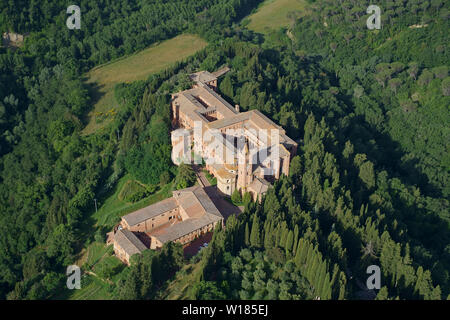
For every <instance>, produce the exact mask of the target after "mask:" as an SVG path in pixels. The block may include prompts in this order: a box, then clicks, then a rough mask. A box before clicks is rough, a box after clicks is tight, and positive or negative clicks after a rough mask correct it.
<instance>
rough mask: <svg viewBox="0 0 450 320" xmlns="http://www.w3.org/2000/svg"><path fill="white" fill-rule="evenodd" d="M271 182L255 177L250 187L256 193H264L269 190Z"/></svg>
mask: <svg viewBox="0 0 450 320" xmlns="http://www.w3.org/2000/svg"><path fill="white" fill-rule="evenodd" d="M269 187H270V182H269V181H267V180H266V179H261V178H255V180H253V182H252V183H251V184H250V185H249V186H248V188H249V189H250V190H251V191H253V192H255V193H256V194H264V193H266V192H267V190H269Z"/></svg>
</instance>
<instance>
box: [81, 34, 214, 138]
mask: <svg viewBox="0 0 450 320" xmlns="http://www.w3.org/2000/svg"><path fill="white" fill-rule="evenodd" d="M206 45H207V42H206V41H205V40H203V39H201V38H200V37H198V36H196V35H191V34H183V35H180V36H177V37H175V38H172V39H169V40H166V41H163V42H161V43H158V44H154V45H152V46H150V47H149V48H147V49H144V50H142V51H140V52H137V53H135V54H133V55H131V56H127V57H124V58H119V59H117V60H115V61H112V62H109V63H107V64H104V65H101V66H98V67H95V68H94V69H92V70H91V71H89V72H88V73H87V75H86V78H87V79H86V82H87V83H89V84H92V86H93V88H94V90H93V102H94V108H93V109H92V110H91V111H90V112H89V114H88V119H87V121H88V124H87V126H86V128H85V129H84V131H83V132H84V133H85V134H90V133H93V132H95V131H96V130H97V129H99V128H100V127H103V126H104V125H105V124H107V123H108V122H109V121H110V120H111V118H112V117H114V114H115V112H116V111H117V107H118V105H117V102H116V101H115V98H114V86H115V85H116V84H117V83H122V82H128V83H129V82H133V81H137V80H145V79H147V78H148V76H149V75H150V74H152V73H156V72H159V71H161V70H163V69H165V68H167V67H169V66H171V65H172V64H174V63H175V62H177V61H180V60H183V59H185V58H187V57H189V56H191V55H193V54H194V53H196V52H197V51H199V50H201V49H203V48H204V47H206ZM99 119H101V120H99Z"/></svg>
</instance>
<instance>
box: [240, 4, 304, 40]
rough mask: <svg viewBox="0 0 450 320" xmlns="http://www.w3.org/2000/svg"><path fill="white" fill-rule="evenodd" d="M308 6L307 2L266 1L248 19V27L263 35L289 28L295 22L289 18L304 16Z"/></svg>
mask: <svg viewBox="0 0 450 320" xmlns="http://www.w3.org/2000/svg"><path fill="white" fill-rule="evenodd" d="M306 5H307V3H306V0H266V1H264V2H263V3H262V4H261V5H260V6H259V8H258V10H257V11H256V12H255V13H254V14H252V15H250V16H249V17H248V19H249V20H250V23H249V24H248V26H247V27H248V28H249V29H250V30H253V31H256V32H261V33H267V32H269V31H270V30H275V29H278V28H280V27H287V26H289V24H291V23H292V21H293V20H292V18H290V17H289V16H290V15H292V16H297V17H298V16H300V15H303V14H304V13H305V10H306ZM290 13H293V14H290Z"/></svg>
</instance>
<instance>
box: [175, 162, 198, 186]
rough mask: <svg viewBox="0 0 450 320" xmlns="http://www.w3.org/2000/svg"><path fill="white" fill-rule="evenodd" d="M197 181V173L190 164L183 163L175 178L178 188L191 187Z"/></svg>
mask: <svg viewBox="0 0 450 320" xmlns="http://www.w3.org/2000/svg"><path fill="white" fill-rule="evenodd" d="M196 181H197V175H196V174H195V172H194V170H193V169H192V167H191V166H190V165H188V164H185V163H182V164H180V165H179V166H178V172H177V176H176V178H175V186H176V189H177V190H179V189H185V188H188V187H191V186H193V185H194V184H195V182H196Z"/></svg>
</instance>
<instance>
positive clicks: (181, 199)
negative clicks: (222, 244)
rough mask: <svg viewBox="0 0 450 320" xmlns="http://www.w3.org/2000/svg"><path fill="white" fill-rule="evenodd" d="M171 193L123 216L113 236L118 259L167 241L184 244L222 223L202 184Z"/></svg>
mask: <svg viewBox="0 0 450 320" xmlns="http://www.w3.org/2000/svg"><path fill="white" fill-rule="evenodd" d="M172 194H173V196H172V197H171V198H168V199H165V200H163V201H160V202H158V203H155V204H152V205H150V206H148V207H145V208H142V209H140V210H137V211H135V212H132V213H130V214H127V215H125V216H123V217H122V220H121V222H120V225H119V226H118V227H117V228H116V230H115V232H114V234H113V236H112V242H113V244H114V252H115V254H116V256H117V257H118V258H119V259H121V260H122V261H123V262H125V263H127V264H129V259H130V257H131V256H132V255H133V254H137V253H140V252H142V251H143V250H146V249H158V248H160V247H162V246H163V245H164V243H166V242H169V241H174V242H179V243H181V244H182V245H186V244H188V243H190V242H191V241H193V240H195V239H196V238H197V237H199V236H201V235H203V234H205V233H207V232H210V231H212V230H213V229H214V227H215V226H216V225H217V224H218V223H223V216H222V214H221V213H220V211H219V210H218V209H217V208H216V206H215V205H214V203H213V202H212V200H211V199H210V198H209V196H208V195H207V193H206V192H205V190H204V189H203V188H202V187H200V186H193V187H190V188H186V189H182V190H176V191H173V192H172ZM143 241H144V242H146V243H147V245H145V244H144V243H143Z"/></svg>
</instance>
